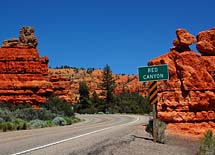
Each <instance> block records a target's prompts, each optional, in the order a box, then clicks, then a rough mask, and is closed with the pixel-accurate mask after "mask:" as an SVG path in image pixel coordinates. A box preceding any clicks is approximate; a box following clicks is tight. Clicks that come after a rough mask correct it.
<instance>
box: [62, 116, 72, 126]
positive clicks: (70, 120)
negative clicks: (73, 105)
mask: <svg viewBox="0 0 215 155" xmlns="http://www.w3.org/2000/svg"><path fill="white" fill-rule="evenodd" d="M63 118H64V119H65V120H66V125H71V124H72V118H71V117H63Z"/></svg>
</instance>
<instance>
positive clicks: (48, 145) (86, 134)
mask: <svg viewBox="0 0 215 155" xmlns="http://www.w3.org/2000/svg"><path fill="white" fill-rule="evenodd" d="M139 120H140V118H139V117H137V118H136V120H134V121H133V122H129V123H126V124H121V125H115V126H111V127H107V128H104V129H99V130H95V131H92V132H88V133H85V134H82V135H78V136H75V137H71V138H67V139H63V140H60V141H57V142H54V143H49V144H46V145H42V146H38V147H35V148H32V149H29V150H25V151H22V152H18V153H14V154H12V155H21V154H25V153H28V152H32V151H36V150H39V149H43V148H46V147H50V146H53V145H57V144H60V143H63V142H67V141H70V140H73V139H77V138H80V137H84V136H88V135H91V134H94V133H97V132H101V131H104V130H108V129H112V128H114V127H119V126H124V125H130V124H133V123H135V122H137V121H139Z"/></svg>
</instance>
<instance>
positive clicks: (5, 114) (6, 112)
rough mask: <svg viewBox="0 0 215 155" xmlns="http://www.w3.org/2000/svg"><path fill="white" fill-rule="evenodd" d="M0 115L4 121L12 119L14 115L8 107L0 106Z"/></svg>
mask: <svg viewBox="0 0 215 155" xmlns="http://www.w3.org/2000/svg"><path fill="white" fill-rule="evenodd" d="M0 116H1V118H2V119H3V120H4V121H5V122H9V121H12V120H13V119H14V118H15V117H14V115H13V113H12V112H11V111H9V110H8V109H1V108H0Z"/></svg>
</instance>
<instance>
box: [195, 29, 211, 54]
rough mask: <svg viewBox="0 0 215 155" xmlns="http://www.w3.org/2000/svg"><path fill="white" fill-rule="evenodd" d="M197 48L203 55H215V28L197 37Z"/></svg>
mask: <svg viewBox="0 0 215 155" xmlns="http://www.w3.org/2000/svg"><path fill="white" fill-rule="evenodd" d="M196 48H197V49H198V51H199V52H200V53H202V55H215V28H212V29H210V30H206V31H202V32H200V33H199V34H198V35H197V44H196Z"/></svg>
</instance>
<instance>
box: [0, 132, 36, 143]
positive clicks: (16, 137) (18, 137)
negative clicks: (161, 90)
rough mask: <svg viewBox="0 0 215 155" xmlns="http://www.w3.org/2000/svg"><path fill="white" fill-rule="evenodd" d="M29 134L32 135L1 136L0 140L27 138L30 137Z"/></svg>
mask: <svg viewBox="0 0 215 155" xmlns="http://www.w3.org/2000/svg"><path fill="white" fill-rule="evenodd" d="M31 136H32V134H28V135H20V136H15V137H7V138H1V139H0V142H7V141H13V140H17V139H22V138H27V137H31Z"/></svg>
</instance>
